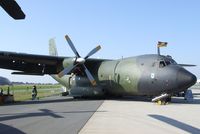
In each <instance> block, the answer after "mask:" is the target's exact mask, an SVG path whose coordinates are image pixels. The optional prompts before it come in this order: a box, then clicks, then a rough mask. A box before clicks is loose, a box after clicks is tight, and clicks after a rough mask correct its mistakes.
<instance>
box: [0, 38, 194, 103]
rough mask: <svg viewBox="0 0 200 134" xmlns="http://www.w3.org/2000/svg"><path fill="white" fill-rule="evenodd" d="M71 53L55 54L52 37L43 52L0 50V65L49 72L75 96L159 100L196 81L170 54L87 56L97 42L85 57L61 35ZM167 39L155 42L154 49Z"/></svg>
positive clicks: (25, 71)
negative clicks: (109, 57)
mask: <svg viewBox="0 0 200 134" xmlns="http://www.w3.org/2000/svg"><path fill="white" fill-rule="evenodd" d="M65 38H66V40H67V42H68V44H69V46H70V47H71V49H72V51H73V52H74V54H75V56H74V57H60V56H58V53H57V49H56V45H55V41H54V40H53V39H50V41H49V53H50V55H51V56H47V55H33V54H24V53H15V52H5V51H0V63H1V64H0V68H4V69H11V70H17V72H12V74H22V75H45V74H48V75H51V76H52V77H53V78H54V79H55V80H56V81H58V82H59V83H61V84H62V85H63V86H65V87H66V88H67V89H68V91H69V94H70V95H71V96H73V97H74V98H76V97H100V96H131V95H142V96H143V95H144V96H151V97H152V98H153V99H152V101H161V102H163V103H165V102H168V101H170V99H171V96H172V95H174V94H176V93H180V92H183V91H187V89H188V88H189V87H191V86H192V85H194V84H195V83H196V80H197V78H196V76H195V75H193V74H192V73H190V72H189V71H187V70H186V69H184V68H183V66H193V65H187V64H177V63H176V62H175V60H173V59H172V57H171V56H164V55H160V51H158V52H159V53H158V54H145V55H140V56H136V57H129V58H123V59H118V60H110V59H94V58H89V57H90V56H92V55H93V54H95V53H96V52H97V51H98V50H100V48H101V47H100V46H97V47H96V48H94V49H93V50H91V51H90V52H89V53H88V54H87V55H86V56H85V57H81V56H80V55H79V53H78V52H77V50H76V48H75V46H74V44H73V43H72V41H71V39H70V38H69V37H68V36H67V35H66V36H65ZM166 44H167V43H163V42H159V43H158V50H159V49H160V47H162V46H166Z"/></svg>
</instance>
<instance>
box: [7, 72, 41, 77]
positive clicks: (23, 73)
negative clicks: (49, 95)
mask: <svg viewBox="0 0 200 134" xmlns="http://www.w3.org/2000/svg"><path fill="white" fill-rule="evenodd" d="M11 74H18V75H40V76H43V75H44V74H42V73H27V72H12V73H11Z"/></svg>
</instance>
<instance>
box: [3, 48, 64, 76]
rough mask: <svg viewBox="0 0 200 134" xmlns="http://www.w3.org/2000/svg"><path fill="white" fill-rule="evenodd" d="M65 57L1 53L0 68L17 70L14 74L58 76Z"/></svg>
mask: <svg viewBox="0 0 200 134" xmlns="http://www.w3.org/2000/svg"><path fill="white" fill-rule="evenodd" d="M63 60H64V57H56V56H47V55H33V54H25V53H14V52H5V51H0V68H3V69H11V70H17V71H21V72H14V74H33V75H44V74H57V73H59V72H60V71H61V70H62V69H63V66H62V62H63Z"/></svg>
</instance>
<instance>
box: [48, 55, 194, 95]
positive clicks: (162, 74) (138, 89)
mask: <svg viewBox="0 0 200 134" xmlns="http://www.w3.org/2000/svg"><path fill="white" fill-rule="evenodd" d="M70 61H73V58H68V59H66V61H64V62H63V67H64V68H66V67H68V66H69V65H70V64H72V62H70ZM85 65H86V66H87V68H88V69H89V70H90V71H91V72H92V75H93V76H94V77H95V80H96V81H97V86H92V85H91V83H90V81H89V80H88V79H87V77H86V76H85V75H84V74H81V75H80V74H78V73H77V74H76V73H75V75H71V74H70V75H65V76H64V77H62V78H59V77H58V76H57V75H53V76H52V77H53V78H54V79H56V80H57V81H58V82H60V83H61V84H63V85H64V86H66V87H67V88H68V89H69V90H70V94H71V95H72V96H103V95H117V96H123V95H148V96H156V95H160V94H162V93H168V94H171V95H172V94H174V93H178V92H181V91H185V90H187V89H188V88H189V87H190V86H192V85H193V84H194V83H195V82H196V77H195V75H193V74H192V73H190V72H189V71H187V70H186V69H184V68H183V67H182V66H180V65H178V64H177V63H176V62H175V61H174V60H173V59H172V58H171V57H170V56H162V55H156V54H152V55H141V56H137V57H130V58H124V59H119V60H102V62H98V63H96V64H93V65H89V64H87V63H85Z"/></svg>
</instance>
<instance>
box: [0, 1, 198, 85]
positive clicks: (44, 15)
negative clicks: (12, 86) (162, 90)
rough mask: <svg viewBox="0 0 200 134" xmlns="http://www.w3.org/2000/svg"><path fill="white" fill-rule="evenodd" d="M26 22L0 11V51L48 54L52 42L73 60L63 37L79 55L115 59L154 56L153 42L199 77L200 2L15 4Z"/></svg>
mask: <svg viewBox="0 0 200 134" xmlns="http://www.w3.org/2000/svg"><path fill="white" fill-rule="evenodd" d="M17 2H18V3H19V4H20V6H21V8H22V9H23V10H24V12H25V13H26V19H25V20H21V21H16V20H13V19H12V18H11V17H10V16H8V15H7V14H6V13H5V12H4V10H3V9H2V8H0V24H1V29H0V37H1V44H0V46H1V47H0V50H1V51H16V52H23V53H32V54H45V55H48V40H49V39H50V38H52V37H54V38H55V39H56V43H57V49H58V52H59V55H62V56H74V54H73V53H72V51H71V50H70V48H69V46H68V45H67V43H66V41H65V39H64V35H65V34H68V35H69V36H70V37H71V39H72V41H73V42H74V44H75V46H76V48H77V49H78V51H79V53H80V54H81V55H82V56H85V55H86V54H87V53H88V52H89V51H90V50H91V49H93V48H94V47H95V46H97V45H98V44H100V45H101V46H102V49H101V50H100V51H99V52H98V53H97V54H95V55H94V56H93V57H99V58H109V59H117V58H121V57H122V56H123V57H130V56H137V55H140V54H146V53H147V54H149V53H156V44H157V41H166V42H168V47H167V48H163V49H162V50H161V53H162V54H165V55H166V54H168V55H171V56H172V57H173V58H174V59H175V60H176V61H177V62H178V63H189V64H196V65H197V67H193V68H188V69H189V70H190V71H192V72H193V73H194V74H195V75H197V77H200V60H199V58H198V57H200V53H199V50H200V49H199V48H200V45H199V40H200V18H199V13H200V8H199V5H200V1H198V0H191V1H183V0H151V1H149V0H123V1H121V0H101V1H97V0H96V1H94V0H73V1H72V0H71V1H70V0H59V2H58V1H55V0H51V1H50V0H42V1H39V0H29V1H23V0H17ZM10 72H11V71H7V70H2V69H1V70H0V75H1V76H5V77H7V78H9V79H10V80H12V81H24V82H26V81H28V82H54V83H55V81H54V80H53V79H52V78H51V77H49V76H45V77H36V76H18V75H15V76H14V75H10Z"/></svg>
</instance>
